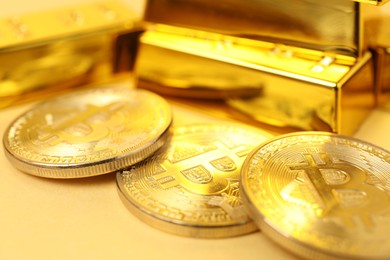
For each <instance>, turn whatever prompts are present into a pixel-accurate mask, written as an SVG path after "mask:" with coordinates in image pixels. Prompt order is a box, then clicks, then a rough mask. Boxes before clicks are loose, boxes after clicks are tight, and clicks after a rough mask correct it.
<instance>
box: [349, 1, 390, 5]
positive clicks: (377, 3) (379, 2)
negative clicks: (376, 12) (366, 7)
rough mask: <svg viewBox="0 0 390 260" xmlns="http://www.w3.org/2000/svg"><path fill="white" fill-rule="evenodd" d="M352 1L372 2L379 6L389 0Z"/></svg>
mask: <svg viewBox="0 0 390 260" xmlns="http://www.w3.org/2000/svg"><path fill="white" fill-rule="evenodd" d="M354 1H356V2H360V3H364V4H372V5H376V6H381V5H384V4H386V3H387V2H389V0H354Z"/></svg>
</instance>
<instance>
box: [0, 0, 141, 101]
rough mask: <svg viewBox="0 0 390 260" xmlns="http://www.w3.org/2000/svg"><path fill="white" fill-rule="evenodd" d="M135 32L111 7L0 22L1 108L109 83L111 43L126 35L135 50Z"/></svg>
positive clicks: (119, 7) (123, 10)
mask: <svg viewBox="0 0 390 260" xmlns="http://www.w3.org/2000/svg"><path fill="white" fill-rule="evenodd" d="M139 30H140V29H139V26H138V25H137V21H136V18H135V15H134V14H133V13H132V12H131V11H130V10H129V9H128V8H127V7H126V6H124V5H123V4H120V3H119V2H115V1H113V2H96V3H91V4H84V5H77V6H71V7H64V8H61V9H55V10H50V11H44V12H39V13H31V14H25V15H21V16H12V17H9V18H3V19H0V35H1V37H0V108H1V107H5V106H8V105H12V104H16V103H21V102H23V101H26V100H32V99H37V98H39V97H41V96H47V94H50V93H55V92H56V91H59V90H64V89H67V88H70V87H76V86H82V85H85V84H87V83H95V82H101V81H107V80H109V79H111V78H112V77H114V76H115V73H116V72H117V71H115V69H114V68H113V64H114V63H115V62H116V60H117V58H116V57H115V56H114V52H115V49H114V44H113V42H114V40H115V39H116V37H118V35H120V34H121V33H123V32H124V31H126V32H128V34H130V35H134V38H135V39H134V40H133V41H129V45H128V48H129V49H130V48H136V42H137V40H138V38H137V37H136V35H137V32H138V31H139ZM130 32H134V34H131V33H130ZM129 54H131V53H129ZM129 56H131V55H129Z"/></svg>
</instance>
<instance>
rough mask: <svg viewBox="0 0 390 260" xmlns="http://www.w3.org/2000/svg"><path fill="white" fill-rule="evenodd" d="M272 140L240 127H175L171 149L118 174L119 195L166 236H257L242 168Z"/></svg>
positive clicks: (254, 130) (162, 150)
mask: <svg viewBox="0 0 390 260" xmlns="http://www.w3.org/2000/svg"><path fill="white" fill-rule="evenodd" d="M270 137H271V136H270V135H269V134H268V133H265V132H263V131H260V130H258V129H255V128H250V127H246V126H242V125H236V124H220V125H217V124H206V125H192V126H183V127H179V128H176V129H174V130H173V137H172V140H171V141H170V143H169V145H166V146H165V147H164V148H162V149H161V150H159V151H158V152H157V153H156V154H155V155H154V156H153V157H150V158H148V159H146V160H145V161H142V162H140V163H139V164H137V165H134V166H133V167H131V168H129V169H126V170H124V171H121V172H118V173H117V184H118V188H119V191H120V192H119V194H120V195H121V198H122V199H123V200H124V202H125V204H126V205H127V206H128V208H129V209H130V211H132V212H133V213H134V214H135V215H136V216H137V217H139V218H140V219H141V220H143V221H145V222H146V223H148V224H150V225H152V226H154V227H156V228H158V229H161V230H163V231H166V232H170V233H174V234H178V235H183V236H192V237H206V238H210V237H213V238H217V237H228V236H237V235H242V234H246V233H250V232H253V231H255V230H257V227H256V225H254V223H253V222H252V221H251V220H250V219H249V218H248V216H247V214H246V211H245V210H244V208H243V205H242V203H241V199H240V197H239V193H240V192H239V174H240V168H241V165H242V163H243V161H244V159H245V157H246V155H247V154H248V153H249V152H250V151H251V150H252V149H253V148H254V147H255V146H256V145H258V144H260V143H261V142H263V141H265V140H266V139H268V138H270Z"/></svg>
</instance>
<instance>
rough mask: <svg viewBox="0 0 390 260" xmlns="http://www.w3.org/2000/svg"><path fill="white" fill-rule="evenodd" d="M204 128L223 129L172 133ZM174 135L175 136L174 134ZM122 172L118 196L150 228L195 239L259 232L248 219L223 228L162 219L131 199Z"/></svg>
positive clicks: (192, 125) (241, 125)
mask: <svg viewBox="0 0 390 260" xmlns="http://www.w3.org/2000/svg"><path fill="white" fill-rule="evenodd" d="M223 124H224V125H228V126H229V127H240V128H249V129H252V130H253V131H257V132H259V134H262V135H264V136H265V138H272V136H273V135H272V134H271V133H269V132H266V131H264V130H262V129H258V128H256V127H253V126H248V125H245V124H240V123H234V122H223ZM202 126H214V127H221V124H218V122H214V123H196V124H186V125H180V126H176V127H175V129H174V130H172V132H173V133H174V132H175V131H180V129H183V128H192V127H202ZM173 135H174V134H173ZM121 175H122V172H121V171H119V172H117V174H116V184H117V185H116V186H117V190H118V194H119V196H120V198H121V200H122V201H123V203H124V204H125V206H126V207H127V208H128V210H129V211H130V212H131V213H133V214H134V215H135V216H136V217H137V218H138V219H140V220H141V221H143V222H144V223H146V224H149V225H150V226H152V227H154V228H157V229H160V230H162V231H165V232H167V233H171V234H175V235H180V236H187V237H195V238H227V237H235V236H241V235H246V234H250V233H253V232H256V231H258V226H257V225H256V223H254V221H253V220H252V219H250V218H249V219H248V220H247V221H245V222H244V223H235V224H230V225H221V226H216V225H215V226H207V225H194V224H191V223H185V222H180V223H177V222H176V221H175V220H172V219H169V218H162V217H161V216H159V215H156V213H155V212H151V211H150V210H148V209H146V208H144V207H142V205H140V204H138V203H136V201H134V199H133V198H131V197H130V196H129V195H128V194H127V191H126V188H125V185H124V183H123V182H122V181H121ZM240 198H241V185H240Z"/></svg>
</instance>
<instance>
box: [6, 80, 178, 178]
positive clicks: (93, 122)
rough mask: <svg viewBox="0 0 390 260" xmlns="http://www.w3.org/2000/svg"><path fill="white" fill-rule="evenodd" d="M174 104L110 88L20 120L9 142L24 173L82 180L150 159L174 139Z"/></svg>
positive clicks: (62, 100)
mask: <svg viewBox="0 0 390 260" xmlns="http://www.w3.org/2000/svg"><path fill="white" fill-rule="evenodd" d="M171 121H172V115H171V109H170V106H169V104H168V103H167V102H166V101H165V100H164V99H163V98H161V97H160V96H158V95H156V94H153V93H151V92H148V91H145V90H136V89H130V88H127V87H123V86H121V87H118V86H116V87H115V86H114V85H113V86H107V87H100V88H95V89H89V90H85V91H79V92H74V93H71V94H68V95H66V96H60V97H57V98H53V99H50V100H47V101H45V102H43V103H41V104H39V105H37V106H36V107H34V108H33V109H31V110H30V111H27V112H26V113H24V114H23V115H21V116H20V117H18V118H17V119H16V120H15V121H14V122H13V123H12V124H11V125H10V126H9V127H8V129H7V130H6V132H5V134H4V138H3V144H4V147H5V154H6V156H7V157H8V159H9V160H10V161H11V162H12V164H13V165H14V166H15V167H16V168H18V169H20V170H21V171H23V172H26V173H29V174H32V175H37V176H41V177H48V178H79V177H87V176H94V175H100V174H104V173H108V172H113V171H116V170H119V169H121V168H124V167H126V166H129V165H132V164H134V163H137V162H139V161H140V160H143V159H145V158H146V157H148V156H149V155H151V154H152V153H153V152H155V151H156V150H157V149H159V148H160V147H161V146H163V145H164V144H165V142H166V140H167V139H168V138H169V127H170V124H171Z"/></svg>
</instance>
